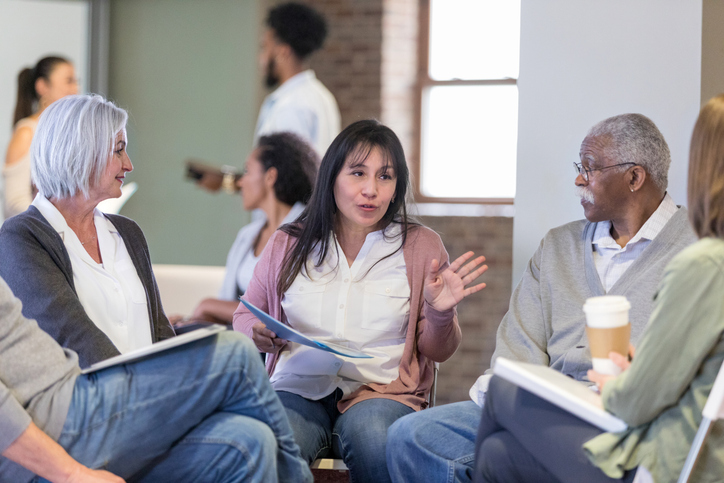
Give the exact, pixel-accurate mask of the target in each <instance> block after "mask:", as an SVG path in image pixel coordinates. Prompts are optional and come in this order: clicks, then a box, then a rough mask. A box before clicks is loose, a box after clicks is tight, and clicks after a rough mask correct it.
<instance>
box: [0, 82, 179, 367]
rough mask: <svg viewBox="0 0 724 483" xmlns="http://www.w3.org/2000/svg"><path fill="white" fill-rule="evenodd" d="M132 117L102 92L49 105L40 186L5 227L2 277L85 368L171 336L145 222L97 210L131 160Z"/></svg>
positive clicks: (28, 312) (37, 160) (40, 144)
mask: <svg viewBox="0 0 724 483" xmlns="http://www.w3.org/2000/svg"><path fill="white" fill-rule="evenodd" d="M127 118H128V115H127V114H126V111H124V110H123V109H120V108H118V107H116V106H115V105H113V104H112V103H111V102H108V101H106V100H104V99H103V98H102V97H100V96H70V97H66V98H63V99H61V100H59V101H56V102H55V103H53V105H51V106H50V107H48V108H47V109H46V110H45V112H43V114H42V115H41V116H40V121H39V122H38V128H37V131H36V133H35V138H34V139H33V144H32V147H31V167H32V175H33V181H34V183H35V185H36V186H37V187H38V190H39V192H38V195H37V196H36V197H35V199H34V200H33V203H32V205H31V206H30V207H29V208H28V209H27V210H26V211H25V212H23V213H21V214H19V215H17V216H14V217H12V218H10V219H8V220H7V221H5V223H4V224H3V226H2V228H1V229H0V277H2V278H3V279H5V281H6V282H7V284H8V285H9V286H10V288H11V289H12V290H13V292H14V293H15V295H16V296H17V297H18V298H19V299H20V300H21V301H22V302H23V315H25V316H26V317H27V318H30V319H35V320H37V322H38V325H40V327H41V328H42V329H43V330H45V331H46V332H47V333H49V334H50V335H51V336H52V337H53V338H54V339H55V340H57V341H58V343H60V345H62V346H63V347H67V348H69V349H73V350H74V351H75V352H77V353H78V358H79V360H80V365H81V367H86V366H88V365H91V364H93V363H95V362H98V361H101V360H103V359H107V358H109V357H112V356H115V355H118V354H119V353H125V352H128V351H131V350H134V349H137V348H140V347H144V346H147V345H149V344H151V343H153V342H157V341H159V340H161V339H165V338H168V337H173V336H174V331H173V329H172V328H171V325H170V324H169V322H168V319H167V318H166V316H165V315H164V312H163V308H162V306H161V300H160V297H159V293H158V288H157V287H156V281H155V279H154V277H153V272H152V270H151V259H150V255H149V253H148V246H147V245H146V240H145V238H144V236H143V233H142V232H141V229H140V228H139V227H138V225H136V224H135V223H134V222H133V221H131V220H129V219H128V218H125V217H123V216H118V215H106V214H104V213H102V212H101V211H100V210H98V209H96V205H97V204H98V203H99V202H101V201H103V200H105V199H108V198H117V197H119V196H120V195H121V186H122V185H123V179H124V177H125V175H126V173H128V172H130V171H131V170H132V169H133V165H132V164H131V160H130V159H129V158H128V154H127V153H126V142H127V140H126V121H127Z"/></svg>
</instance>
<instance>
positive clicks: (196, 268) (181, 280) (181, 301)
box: [153, 264, 225, 316]
mask: <svg viewBox="0 0 724 483" xmlns="http://www.w3.org/2000/svg"><path fill="white" fill-rule="evenodd" d="M224 271H225V268H224V267H216V266H206V265H163V264H161V265H159V264H154V265H153V274H154V276H155V277H156V283H157V284H158V291H159V292H160V294H161V303H163V310H164V312H166V314H167V315H171V314H179V315H184V316H188V315H191V313H192V312H193V311H194V309H195V308H196V306H197V305H198V304H199V302H201V301H202V300H203V299H205V298H207V297H216V296H218V294H219V289H220V288H221V284H222V283H223V282H224Z"/></svg>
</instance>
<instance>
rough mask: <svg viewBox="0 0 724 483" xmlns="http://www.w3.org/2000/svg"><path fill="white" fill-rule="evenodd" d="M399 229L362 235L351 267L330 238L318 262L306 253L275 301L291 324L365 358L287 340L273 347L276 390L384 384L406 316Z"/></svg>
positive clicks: (320, 393)
mask: <svg viewBox="0 0 724 483" xmlns="http://www.w3.org/2000/svg"><path fill="white" fill-rule="evenodd" d="M399 233H400V227H399V225H397V224H394V225H390V226H389V227H388V229H387V230H386V234H387V236H386V237H385V236H384V234H383V232H382V231H377V232H373V233H370V234H369V235H367V239H366V240H365V243H364V245H363V246H362V249H361V250H360V252H359V254H358V255H357V258H356V259H355V261H354V263H353V264H352V266H349V264H348V263H347V259H346V257H345V255H344V252H343V251H342V248H341V247H340V246H339V243H337V240H336V238H334V237H333V240H332V243H331V245H330V250H329V254H328V255H327V259H326V260H324V262H323V264H322V265H321V266H320V267H314V261H316V259H317V256H318V254H317V253H315V254H313V255H312V256H311V257H310V259H309V262H308V264H307V266H308V267H309V269H310V270H309V275H310V277H307V276H305V275H302V274H300V275H298V276H297V278H296V279H295V280H294V283H293V284H292V285H291V286H290V287H289V289H288V290H287V291H286V292H285V293H284V298H283V300H282V308H283V309H284V313H285V314H286V316H287V319H288V322H289V325H291V326H292V327H294V328H295V329H297V330H299V331H300V332H302V333H304V334H305V335H307V336H310V337H314V338H316V339H318V340H321V341H326V342H334V343H336V344H341V345H344V346H346V347H351V348H354V349H357V350H362V351H364V352H366V353H367V354H369V355H371V356H372V358H371V359H353V358H347V357H342V356H338V355H335V354H331V353H329V352H324V351H321V350H317V349H313V348H311V347H306V346H302V345H299V344H296V343H293V342H290V343H289V346H288V347H289V348H290V349H291V350H290V351H286V350H285V351H284V352H282V353H281V354H280V357H279V360H278V362H277V365H276V368H275V370H274V374H272V376H271V383H272V386H273V387H274V389H275V390H277V391H289V392H292V393H294V394H298V395H300V396H303V397H305V398H308V399H314V400H317V399H321V398H323V397H324V396H327V395H328V394H330V393H331V392H332V391H334V390H335V389H336V388H338V387H339V388H341V389H342V391H343V392H344V394H345V395H347V394H350V393H351V392H353V391H355V390H356V389H357V388H359V387H360V386H361V385H362V384H364V383H369V382H376V383H380V384H388V383H390V382H392V381H393V380H395V379H397V378H398V377H399V366H400V359H401V357H402V351H403V349H404V346H405V335H406V332H407V323H408V319H409V315H410V285H409V282H408V280H407V268H406V266H405V259H404V256H403V253H402V249H400V244H401V237H400V236H399ZM393 252H394V253H393ZM390 253H393V254H392V256H389V257H388V258H384V257H385V256H387V255H389V254H390ZM337 254H339V259H338V257H337ZM383 258H384V259H383Z"/></svg>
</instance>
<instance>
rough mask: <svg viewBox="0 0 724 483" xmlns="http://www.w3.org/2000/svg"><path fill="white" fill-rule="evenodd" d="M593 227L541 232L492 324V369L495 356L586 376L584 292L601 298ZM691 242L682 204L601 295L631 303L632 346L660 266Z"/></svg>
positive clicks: (649, 307)
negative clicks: (494, 329)
mask: <svg viewBox="0 0 724 483" xmlns="http://www.w3.org/2000/svg"><path fill="white" fill-rule="evenodd" d="M595 231H596V224H595V223H589V222H587V221H586V220H580V221H575V222H572V223H568V224H566V225H563V226H560V227H558V228H554V229H553V230H551V231H549V232H548V233H547V234H546V236H545V237H544V238H543V240H542V241H541V243H540V246H539V247H538V250H537V251H536V252H535V254H534V255H533V258H531V260H530V262H529V263H528V268H527V269H526V271H525V273H524V274H523V278H522V279H521V281H520V283H519V284H518V286H517V287H516V288H515V290H514V291H513V296H512V297H511V299H510V307H509V309H508V313H507V314H505V317H504V318H503V321H502V322H501V323H500V326H499V327H498V335H497V338H496V344H495V353H494V354H493V360H492V362H491V367H492V366H493V364H494V363H495V359H496V358H498V357H501V356H502V357H506V358H508V359H513V360H518V361H525V362H530V363H534V364H541V365H546V366H550V367H553V368H554V369H556V370H557V371H560V372H562V373H564V374H566V375H569V376H571V377H573V378H574V379H578V380H586V372H587V371H588V369H590V368H591V353H590V350H589V348H588V339H587V337H586V332H585V316H584V314H583V304H584V302H585V301H586V299H587V298H589V297H596V296H599V295H606V291H605V290H604V288H603V285H602V284H601V280H600V279H599V277H598V272H597V271H596V266H595V263H594V261H593V243H592V241H593V234H594V233H595ZM695 241H696V236H695V235H694V232H693V231H692V230H691V227H690V226H689V221H688V218H687V213H686V208H683V207H681V208H679V209H678V210H677V211H676V213H675V214H674V216H672V217H671V219H670V220H669V221H668V223H667V224H666V225H665V226H664V228H663V229H662V230H661V232H660V233H659V234H658V235H657V236H656V238H654V240H653V241H652V242H651V243H650V244H649V246H648V247H646V249H645V250H644V251H643V252H642V253H641V255H640V256H639V257H638V258H637V259H636V261H635V262H634V263H633V264H632V265H631V266H630V267H629V268H628V269H627V270H626V271H625V272H624V274H623V275H622V276H621V278H620V279H619V280H618V281H617V282H616V283H615V284H614V285H613V287H611V290H610V291H609V292H608V294H610V295H624V296H626V298H628V300H629V301H630V302H631V311H630V312H629V320H630V321H631V341H632V342H633V343H634V344H635V343H636V341H638V339H639V338H640V337H641V334H642V333H643V331H644V329H645V328H646V323H647V321H648V320H649V315H650V314H651V311H652V310H653V301H654V294H655V293H656V290H657V287H658V285H659V282H661V278H662V276H663V273H664V268H665V267H666V265H667V264H668V263H669V261H671V259H672V258H673V257H674V255H676V254H677V253H679V252H680V251H681V250H682V249H684V248H685V247H686V246H688V245H690V244H692V243H693V242H695Z"/></svg>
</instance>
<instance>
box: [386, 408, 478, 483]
mask: <svg viewBox="0 0 724 483" xmlns="http://www.w3.org/2000/svg"><path fill="white" fill-rule="evenodd" d="M481 413H482V410H481V409H480V407H479V406H478V405H477V404H475V403H474V402H473V401H465V402H459V403H454V404H446V405H444V406H437V407H434V408H430V409H425V410H424V411H420V412H418V413H415V414H410V415H409V416H405V417H404V418H401V419H399V420H398V421H397V422H395V423H394V424H393V425H392V426H391V427H390V429H389V431H388V432H387V468H388V470H389V472H390V478H392V481H394V482H395V483H404V482H410V481H434V482H435V483H452V482H469V481H471V480H472V475H473V469H474V464H475V436H476V434H477V432H478V425H479V424H480V415H481Z"/></svg>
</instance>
